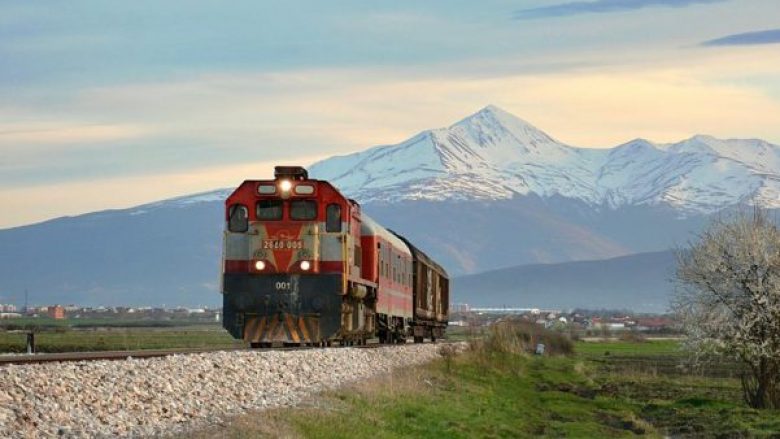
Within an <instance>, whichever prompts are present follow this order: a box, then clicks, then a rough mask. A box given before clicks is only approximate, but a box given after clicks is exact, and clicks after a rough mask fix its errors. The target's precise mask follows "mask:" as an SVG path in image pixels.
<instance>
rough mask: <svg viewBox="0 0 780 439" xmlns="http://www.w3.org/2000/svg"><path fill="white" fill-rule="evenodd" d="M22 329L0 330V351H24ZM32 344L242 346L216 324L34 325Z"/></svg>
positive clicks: (71, 348)
mask: <svg viewBox="0 0 780 439" xmlns="http://www.w3.org/2000/svg"><path fill="white" fill-rule="evenodd" d="M96 323H98V322H96ZM98 324H100V323H98ZM115 325H116V322H115ZM26 332H27V331H25V330H10V331H0V353H6V352H10V353H20V352H25V349H26ZM35 344H36V351H37V352H83V351H113V350H138V349H167V348H220V347H226V348H227V347H238V346H243V343H242V342H240V341H235V340H233V338H232V337H230V335H229V334H228V333H227V332H226V331H225V330H224V329H222V327H221V326H219V325H218V324H209V325H190V326H162V327H149V326H146V327H142V326H139V327H134V326H132V325H130V326H124V327H123V326H92V327H76V328H73V327H67V326H56V327H49V328H45V329H37V330H36V334H35Z"/></svg>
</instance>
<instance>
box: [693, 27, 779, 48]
mask: <svg viewBox="0 0 780 439" xmlns="http://www.w3.org/2000/svg"><path fill="white" fill-rule="evenodd" d="M777 43H780V29H770V30H762V31H757V32H744V33H741V34H733V35H726V36H725V37H721V38H716V39H714V40H708V41H705V42H703V43H701V45H702V46H752V45H757V44H777Z"/></svg>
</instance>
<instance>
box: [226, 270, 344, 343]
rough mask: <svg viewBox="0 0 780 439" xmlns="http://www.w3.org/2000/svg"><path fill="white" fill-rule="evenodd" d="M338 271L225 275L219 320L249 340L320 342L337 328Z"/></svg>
mask: <svg viewBox="0 0 780 439" xmlns="http://www.w3.org/2000/svg"><path fill="white" fill-rule="evenodd" d="M341 290H342V277H341V275H340V274H325V275H323V274H316V275H301V274H293V275H286V274H274V275H253V274H233V273H228V274H225V275H224V282H223V313H224V320H223V323H222V325H223V326H224V328H225V329H227V330H228V332H230V334H231V335H232V336H233V337H234V338H237V339H243V340H246V341H249V342H251V343H260V344H264V343H319V342H322V341H327V340H330V339H333V338H335V337H337V336H338V334H339V330H340V328H341V306H342V296H341V294H340V292H341Z"/></svg>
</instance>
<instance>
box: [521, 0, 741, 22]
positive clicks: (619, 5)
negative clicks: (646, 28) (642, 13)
mask: <svg viewBox="0 0 780 439" xmlns="http://www.w3.org/2000/svg"><path fill="white" fill-rule="evenodd" d="M723 1H726V0H596V1H579V2H569V3H559V4H557V5H551V6H542V7H538V8H528V9H520V10H519V11H517V12H515V16H514V17H515V19H517V20H533V19H536V18H549V17H566V16H570V15H580V14H602V13H609V12H623V11H633V10H636V9H643V8H648V7H653V6H665V7H672V8H684V7H686V6H690V5H693V4H699V3H718V2H723Z"/></svg>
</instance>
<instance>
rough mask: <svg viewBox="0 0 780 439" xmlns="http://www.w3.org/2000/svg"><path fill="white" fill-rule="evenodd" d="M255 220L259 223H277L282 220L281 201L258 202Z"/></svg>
mask: <svg viewBox="0 0 780 439" xmlns="http://www.w3.org/2000/svg"><path fill="white" fill-rule="evenodd" d="M257 219H258V220H260V221H277V220H280V219H282V200H260V201H258V202H257Z"/></svg>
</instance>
